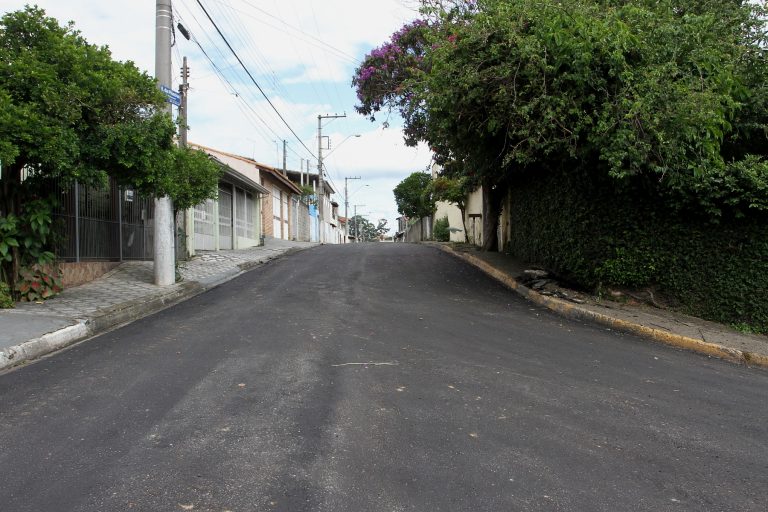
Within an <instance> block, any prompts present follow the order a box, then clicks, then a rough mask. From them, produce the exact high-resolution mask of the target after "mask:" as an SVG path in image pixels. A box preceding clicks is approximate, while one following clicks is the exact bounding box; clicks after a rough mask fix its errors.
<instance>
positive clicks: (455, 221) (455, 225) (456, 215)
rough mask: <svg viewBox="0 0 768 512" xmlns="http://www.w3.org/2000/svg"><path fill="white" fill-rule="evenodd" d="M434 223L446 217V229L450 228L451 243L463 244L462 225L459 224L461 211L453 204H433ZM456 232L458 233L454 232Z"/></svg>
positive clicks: (443, 202) (439, 202)
mask: <svg viewBox="0 0 768 512" xmlns="http://www.w3.org/2000/svg"><path fill="white" fill-rule="evenodd" d="M435 206H436V208H437V209H436V210H435V215H434V219H435V222H436V221H438V220H440V219H442V218H443V217H448V227H449V228H451V242H464V224H462V222H461V210H459V207H458V206H456V205H455V204H454V203H448V202H445V201H438V202H436V203H435ZM456 230H458V231H456Z"/></svg>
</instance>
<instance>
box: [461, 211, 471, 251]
mask: <svg viewBox="0 0 768 512" xmlns="http://www.w3.org/2000/svg"><path fill="white" fill-rule="evenodd" d="M459 211H460V212H461V225H462V227H463V228H464V243H465V244H468V243H469V233H467V207H466V206H459Z"/></svg>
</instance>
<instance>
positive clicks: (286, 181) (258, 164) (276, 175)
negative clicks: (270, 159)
mask: <svg viewBox="0 0 768 512" xmlns="http://www.w3.org/2000/svg"><path fill="white" fill-rule="evenodd" d="M189 146H190V147H194V148H197V149H202V150H203V151H205V152H206V153H209V154H211V153H218V154H220V155H225V156H228V157H230V158H235V159H237V160H241V161H242V162H245V163H248V164H251V165H254V166H255V167H257V168H258V169H259V171H265V172H267V173H268V174H269V175H271V176H272V177H274V178H276V179H277V180H278V181H280V182H281V183H282V184H284V185H285V186H287V187H288V188H289V189H291V190H292V191H293V192H295V193H296V194H301V189H299V187H297V186H296V185H295V184H294V183H293V182H292V181H291V180H289V179H288V178H286V177H285V176H284V175H283V171H281V170H279V169H275V168H274V167H272V166H270V165H267V164H262V163H261V162H257V161H256V160H253V159H252V158H247V157H244V156H241V155H236V154H234V153H227V152H226V151H220V150H218V149H213V148H209V147H206V146H203V145H201V144H194V143H190V144H189Z"/></svg>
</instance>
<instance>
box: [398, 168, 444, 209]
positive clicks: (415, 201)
mask: <svg viewBox="0 0 768 512" xmlns="http://www.w3.org/2000/svg"><path fill="white" fill-rule="evenodd" d="M431 183H432V177H431V176H430V175H429V173H427V172H414V173H412V174H411V175H410V176H408V177H407V178H405V179H404V180H403V181H401V182H400V183H399V184H398V185H397V186H396V187H395V189H394V190H393V192H394V194H395V203H396V204H397V211H398V212H399V213H400V214H401V215H405V216H406V217H411V218H421V217H429V216H430V215H432V213H433V212H434V211H435V200H434V198H433V197H432V193H431V190H432V188H431Z"/></svg>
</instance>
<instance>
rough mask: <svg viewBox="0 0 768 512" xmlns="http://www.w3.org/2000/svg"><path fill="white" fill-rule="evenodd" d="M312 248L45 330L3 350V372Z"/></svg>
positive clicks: (187, 283)
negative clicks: (74, 322)
mask: <svg viewBox="0 0 768 512" xmlns="http://www.w3.org/2000/svg"><path fill="white" fill-rule="evenodd" d="M309 248H311V247H295V248H287V249H286V250H284V251H282V252H278V251H274V252H273V253H272V254H269V255H267V256H265V257H263V258H259V259H258V260H253V261H248V262H245V263H241V264H239V265H238V268H239V271H236V272H233V273H225V274H223V275H222V276H220V277H219V278H218V279H215V280H213V281H211V282H209V283H205V284H203V283H200V282H198V281H184V282H182V283H180V284H179V285H178V286H175V287H174V288H173V289H172V290H169V291H167V292H165V293H162V294H160V295H156V296H153V297H150V298H147V297H143V298H138V299H132V300H128V301H125V302H121V303H119V304H115V305H114V306H110V307H107V308H104V309H100V310H98V311H97V312H96V313H95V314H93V315H92V316H90V317H88V318H87V319H84V320H78V322H77V323H76V324H75V325H70V326H68V327H65V328H63V329H59V330H57V331H53V332H50V333H48V334H45V335H43V336H41V337H39V338H35V339H31V340H27V341H25V342H23V343H20V344H18V345H14V346H12V347H9V348H7V349H5V350H3V351H0V372H2V371H5V370H9V369H11V368H13V367H14V366H18V365H21V364H24V363H27V362H29V361H32V360H34V359H38V358H40V357H42V356H45V355H48V354H50V353H53V352H56V351H58V350H61V349H63V348H66V347H68V346H70V345H73V344H75V343H77V342H79V341H82V340H84V339H86V338H90V337H92V336H96V335H98V334H103V333H104V332H106V331H108V330H109V329H112V328H113V327H117V326H119V325H124V324H127V323H130V322H133V321H136V320H138V319H140V318H143V317H145V316H149V315H151V314H154V313H158V312H160V311H162V310H163V309H166V308H168V307H171V306H173V305H175V304H178V303H180V302H183V301H185V300H188V299H191V298H192V297H195V296H197V295H200V294H201V293H203V292H206V291H208V290H210V289H212V288H215V287H217V286H219V285H222V284H224V283H226V282H228V281H231V280H232V279H234V278H236V277H239V276H241V275H243V274H245V273H246V272H248V271H250V270H253V269H255V268H257V267H259V266H261V265H263V264H265V263H268V262H270V261H272V260H275V259H277V258H280V257H282V256H285V255H287V254H293V253H296V252H300V251H304V250H306V249H309Z"/></svg>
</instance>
